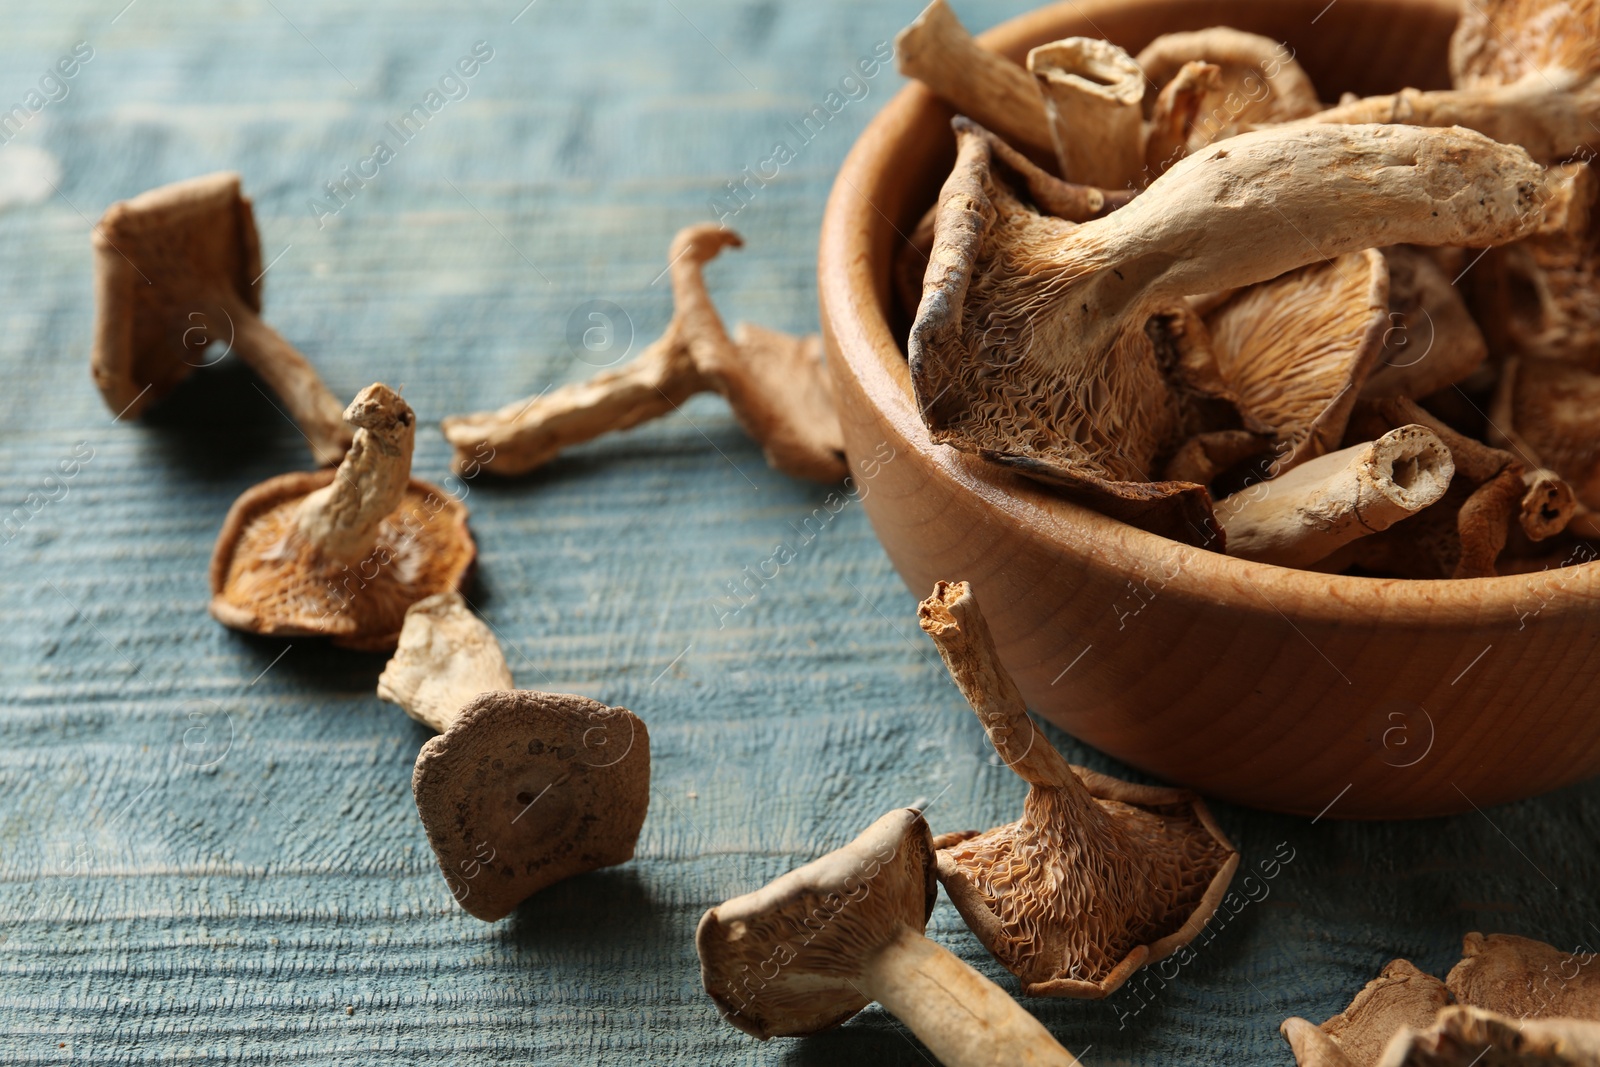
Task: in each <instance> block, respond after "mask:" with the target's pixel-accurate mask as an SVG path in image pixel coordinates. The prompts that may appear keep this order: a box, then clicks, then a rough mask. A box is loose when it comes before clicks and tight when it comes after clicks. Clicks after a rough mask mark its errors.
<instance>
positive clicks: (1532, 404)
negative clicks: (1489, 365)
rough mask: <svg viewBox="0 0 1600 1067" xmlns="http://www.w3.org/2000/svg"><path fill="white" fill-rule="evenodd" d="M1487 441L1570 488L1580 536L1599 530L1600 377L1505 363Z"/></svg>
mask: <svg viewBox="0 0 1600 1067" xmlns="http://www.w3.org/2000/svg"><path fill="white" fill-rule="evenodd" d="M1489 425H1490V433H1491V438H1492V439H1494V440H1496V442H1497V443H1499V442H1503V443H1505V444H1506V445H1507V446H1508V447H1509V448H1511V449H1512V450H1513V451H1514V452H1516V453H1517V454H1518V455H1519V456H1520V457H1521V458H1522V459H1523V460H1524V461H1525V462H1526V463H1527V464H1528V465H1529V467H1532V468H1534V469H1544V468H1548V469H1549V470H1552V471H1554V472H1555V473H1557V474H1559V475H1560V476H1561V477H1562V478H1563V479H1565V480H1566V482H1567V483H1568V484H1569V485H1571V486H1572V490H1573V492H1574V493H1576V494H1577V498H1578V509H1577V512H1576V514H1575V516H1574V519H1573V522H1572V528H1573V529H1574V531H1576V532H1578V533H1580V534H1581V535H1583V536H1595V534H1596V533H1597V532H1600V524H1597V521H1596V519H1597V516H1600V374H1596V373H1592V372H1590V371H1588V370H1585V369H1584V368H1583V367H1580V366H1577V365H1576V364H1572V363H1567V362H1565V361H1558V360H1549V359H1508V360H1506V361H1505V363H1504V364H1503V366H1502V367H1501V373H1500V387H1499V390H1498V392H1497V393H1496V395H1495V400H1494V405H1493V408H1492V410H1491V412H1490V418H1489Z"/></svg>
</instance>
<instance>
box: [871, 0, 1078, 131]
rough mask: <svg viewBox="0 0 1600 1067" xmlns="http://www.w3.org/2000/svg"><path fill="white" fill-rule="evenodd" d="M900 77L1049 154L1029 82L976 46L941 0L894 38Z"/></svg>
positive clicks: (1041, 110) (1002, 58) (1041, 111)
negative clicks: (918, 84) (913, 81)
mask: <svg viewBox="0 0 1600 1067" xmlns="http://www.w3.org/2000/svg"><path fill="white" fill-rule="evenodd" d="M894 51H895V55H896V57H898V58H897V62H898V63H899V66H900V73H901V74H904V75H905V76H906V77H908V78H915V79H916V80H917V81H920V82H921V83H922V84H923V85H926V86H927V87H928V88H929V89H931V90H932V91H933V92H934V93H935V94H936V95H938V96H940V97H943V98H944V99H945V100H947V101H948V102H949V103H950V104H951V106H953V107H954V108H955V109H956V111H957V112H958V113H959V114H962V115H966V116H968V117H969V118H971V119H973V120H975V121H977V122H978V123H981V124H982V125H984V126H987V127H988V128H989V129H991V130H993V131H994V132H996V133H998V134H999V135H1000V136H1001V137H1004V138H1005V139H1006V140H1008V141H1010V142H1012V143H1013V144H1016V145H1021V146H1025V147H1028V148H1032V149H1034V150H1036V151H1040V152H1053V151H1054V138H1053V136H1052V132H1051V129H1050V121H1049V120H1048V119H1047V118H1046V117H1045V112H1044V104H1043V102H1042V101H1041V100H1040V99H1039V90H1038V88H1037V87H1036V86H1035V85H1034V80H1033V78H1031V77H1030V76H1029V75H1028V72H1027V71H1025V70H1023V69H1022V68H1021V67H1020V66H1018V65H1017V64H1016V63H1013V62H1011V60H1009V59H1007V58H1006V57H1005V56H1002V55H1000V54H999V53H998V52H991V51H990V50H989V49H987V48H985V47H983V45H981V44H979V43H978V42H977V41H976V40H975V39H974V38H973V36H972V35H971V34H970V33H968V32H967V30H966V27H965V26H962V25H961V21H960V20H959V19H957V18H956V16H955V12H953V11H951V10H950V5H949V4H948V3H946V2H945V0H933V2H932V3H931V4H929V5H928V6H927V7H926V8H924V9H923V12H922V14H920V15H918V16H917V17H916V19H915V20H914V21H913V22H912V23H911V25H909V26H907V27H906V28H905V29H903V30H901V31H900V34H899V36H897V37H896V38H895V39H894Z"/></svg>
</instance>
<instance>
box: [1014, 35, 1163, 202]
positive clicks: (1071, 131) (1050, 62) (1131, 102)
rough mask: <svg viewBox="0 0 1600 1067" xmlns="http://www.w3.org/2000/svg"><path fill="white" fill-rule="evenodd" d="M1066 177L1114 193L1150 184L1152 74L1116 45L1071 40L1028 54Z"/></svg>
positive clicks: (1085, 39) (1040, 48)
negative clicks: (1147, 99)
mask: <svg viewBox="0 0 1600 1067" xmlns="http://www.w3.org/2000/svg"><path fill="white" fill-rule="evenodd" d="M1028 71H1029V72H1030V73H1031V74H1032V75H1033V76H1034V77H1035V78H1036V79H1038V82H1039V95H1040V96H1041V97H1042V98H1043V99H1044V112H1045V116H1046V117H1047V118H1048V119H1049V120H1050V136H1051V139H1052V141H1053V142H1054V145H1055V150H1056V160H1057V162H1058V163H1059V164H1060V166H1061V176H1062V177H1063V178H1066V179H1067V180H1068V181H1074V182H1082V183H1083V184H1085V185H1096V186H1100V187H1102V188H1106V189H1120V188H1122V187H1123V186H1125V185H1131V184H1143V182H1141V181H1139V178H1140V170H1141V169H1142V166H1143V162H1144V160H1143V156H1144V151H1143V149H1144V113H1143V111H1141V110H1140V106H1139V105H1140V102H1141V101H1142V100H1143V99H1144V72H1143V71H1141V70H1140V69H1139V64H1137V63H1135V62H1134V61H1133V57H1132V56H1130V55H1128V53H1126V52H1124V51H1123V50H1122V49H1120V48H1118V47H1117V46H1116V45H1114V44H1112V43H1111V42H1109V41H1102V40H1099V39H1097V38H1093V37H1068V38H1066V39H1064V40H1060V41H1054V42H1052V43H1050V44H1044V45H1040V46H1039V47H1038V48H1035V49H1034V50H1033V51H1031V52H1029V53H1028Z"/></svg>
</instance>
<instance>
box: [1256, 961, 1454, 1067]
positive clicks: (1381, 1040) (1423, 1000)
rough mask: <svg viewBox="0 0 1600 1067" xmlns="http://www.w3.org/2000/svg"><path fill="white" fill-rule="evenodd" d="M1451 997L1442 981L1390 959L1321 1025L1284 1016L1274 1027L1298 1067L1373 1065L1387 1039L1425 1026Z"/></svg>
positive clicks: (1360, 1066)
mask: <svg viewBox="0 0 1600 1067" xmlns="http://www.w3.org/2000/svg"><path fill="white" fill-rule="evenodd" d="M1449 1002H1450V993H1449V991H1448V990H1446V989H1445V986H1444V983H1443V982H1441V981H1439V979H1437V978H1435V977H1434V976H1433V975H1431V974H1425V973H1423V972H1422V971H1420V970H1418V969H1417V968H1416V967H1415V966H1414V965H1413V964H1411V963H1410V962H1409V961H1407V960H1392V961H1390V963H1389V965H1388V966H1386V967H1384V969H1383V973H1382V974H1380V975H1379V976H1378V977H1377V978H1374V979H1373V980H1372V981H1370V982H1368V983H1367V984H1366V986H1365V987H1364V988H1363V989H1362V990H1361V992H1359V993H1357V994H1356V996H1355V999H1354V1000H1352V1001H1351V1002H1350V1006H1349V1007H1348V1008H1346V1009H1345V1010H1344V1011H1342V1012H1340V1013H1339V1014H1338V1015H1335V1016H1334V1017H1333V1018H1331V1019H1329V1020H1328V1021H1327V1022H1325V1023H1323V1024H1322V1025H1321V1026H1316V1025H1314V1024H1312V1023H1310V1022H1307V1021H1306V1020H1305V1019H1300V1018H1293V1019H1285V1020H1284V1022H1283V1025H1282V1026H1280V1027H1279V1029H1280V1030H1281V1031H1282V1032H1283V1036H1284V1037H1286V1038H1288V1040H1289V1044H1290V1046H1291V1047H1292V1048H1293V1049H1294V1058H1295V1061H1296V1062H1297V1063H1298V1064H1299V1065H1300V1067H1376V1064H1377V1063H1378V1061H1379V1060H1380V1059H1381V1058H1382V1056H1383V1050H1384V1047H1385V1046H1386V1045H1388V1043H1389V1041H1390V1039H1391V1038H1393V1037H1394V1035H1395V1034H1397V1033H1399V1032H1400V1031H1402V1030H1403V1029H1405V1028H1406V1027H1408V1026H1409V1027H1415V1028H1416V1029H1419V1030H1420V1029H1424V1028H1426V1027H1428V1026H1429V1025H1431V1024H1432V1023H1433V1020H1434V1017H1435V1016H1436V1015H1438V1014H1439V1009H1440V1008H1443V1007H1444V1006H1445V1005H1446V1004H1448V1003H1449Z"/></svg>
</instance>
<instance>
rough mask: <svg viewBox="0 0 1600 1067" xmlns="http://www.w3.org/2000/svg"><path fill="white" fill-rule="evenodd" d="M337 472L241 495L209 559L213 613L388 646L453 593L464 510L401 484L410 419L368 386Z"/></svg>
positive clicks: (244, 624) (424, 487) (384, 392)
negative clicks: (426, 602)
mask: <svg viewBox="0 0 1600 1067" xmlns="http://www.w3.org/2000/svg"><path fill="white" fill-rule="evenodd" d="M345 415H346V417H347V418H348V419H349V420H350V422H351V424H352V425H353V426H355V427H356V431H355V434H354V440H353V443H352V444H351V446H350V451H349V452H348V453H347V454H346V455H345V458H344V460H343V462H341V463H340V464H339V467H338V468H337V469H336V470H331V471H329V470H323V471H315V472H310V473H301V474H284V475H280V476H278V477H276V478H270V479H268V480H267V481H265V482H262V483H261V484H260V485H257V486H255V487H254V488H252V489H249V490H247V491H246V492H245V493H244V494H243V495H242V496H240V497H239V499H238V500H236V501H234V504H233V507H232V508H230V509H229V510H228V517H227V519H226V520H225V521H224V522H223V525H222V532H221V534H219V535H218V537H217V546H216V549H215V550H214V551H213V553H212V556H211V614H212V615H213V616H215V618H216V619H217V621H219V622H221V623H223V624H224V625H226V626H231V627H233V628H234V629H236V630H247V631H250V632H252V633H260V634H271V635H275V636H284V637H289V636H298V635H307V636H325V637H330V638H332V639H333V642H334V643H335V644H337V645H342V646H344V647H347V648H359V649H368V650H379V651H381V650H386V649H390V648H393V647H394V644H395V640H396V639H397V637H398V636H399V633H400V627H401V624H402V623H403V621H404V619H405V612H406V609H407V608H408V607H410V606H411V605H412V604H414V603H415V602H416V601H418V600H421V599H422V598H424V597H427V596H430V595H432V594H434V593H439V592H446V591H450V590H454V589H456V588H458V587H459V586H460V584H461V582H462V580H463V579H464V578H465V577H466V573H467V570H468V569H469V568H470V567H471V565H472V561H473V557H474V556H475V554H476V547H475V546H474V544H473V542H472V535H471V534H470V533H468V532H467V509H466V508H465V507H464V506H463V505H462V504H461V503H460V501H458V500H455V499H454V498H452V497H450V496H449V495H448V494H446V493H445V491H444V490H442V489H440V488H438V487H437V486H434V485H430V484H428V483H427V482H423V481H418V480H417V479H414V478H412V477H411V476H410V473H411V449H412V443H413V441H414V439H415V435H416V416H415V414H414V413H413V412H412V410H411V408H410V406H409V405H408V404H406V402H405V401H404V400H402V399H401V398H400V396H399V394H397V393H395V392H394V391H392V390H391V389H389V387H388V386H386V385H382V384H377V385H371V386H368V387H367V388H366V389H363V390H362V391H361V393H360V394H359V395H358V396H357V397H356V398H355V400H353V401H351V403H350V406H349V408H348V409H346V411H345Z"/></svg>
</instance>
